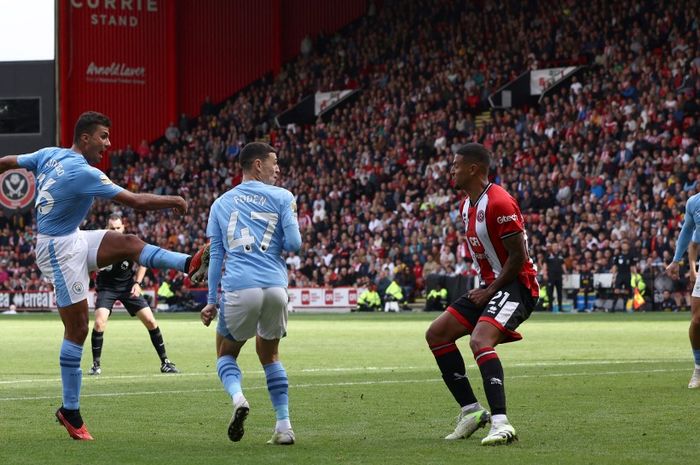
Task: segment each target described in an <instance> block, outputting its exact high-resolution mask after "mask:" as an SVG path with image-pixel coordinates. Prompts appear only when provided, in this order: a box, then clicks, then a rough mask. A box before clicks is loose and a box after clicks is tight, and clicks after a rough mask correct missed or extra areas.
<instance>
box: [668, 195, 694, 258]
mask: <svg viewBox="0 0 700 465" xmlns="http://www.w3.org/2000/svg"><path fill="white" fill-rule="evenodd" d="M691 240H692V241H693V242H700V194H695V195H693V196H692V197H690V198H689V199H688V201H687V202H686V204H685V215H684V217H683V228H681V233H680V234H679V235H678V242H677V243H676V253H675V255H674V256H673V261H676V262H679V261H681V259H682V258H683V255H685V251H686V249H687V248H688V244H690V241H691Z"/></svg>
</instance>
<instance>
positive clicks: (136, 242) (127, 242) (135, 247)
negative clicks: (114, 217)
mask: <svg viewBox="0 0 700 465" xmlns="http://www.w3.org/2000/svg"><path fill="white" fill-rule="evenodd" d="M123 241H124V249H125V250H127V251H128V253H129V256H131V257H134V256H136V255H137V254H140V253H141V249H143V241H142V240H141V239H139V237H138V236H136V235H135V234H124V237H123Z"/></svg>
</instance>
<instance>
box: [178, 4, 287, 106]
mask: <svg viewBox="0 0 700 465" xmlns="http://www.w3.org/2000/svg"><path fill="white" fill-rule="evenodd" d="M279 1H280V0H277V1H273V0H257V1H255V2H250V1H246V2H243V1H237V2H232V1H230V0H207V1H201V2H200V1H198V2H192V1H180V2H179V4H178V12H177V15H178V17H177V32H178V33H177V49H178V71H177V75H178V83H179V89H180V91H179V92H178V107H179V109H180V110H181V111H183V112H185V113H187V114H188V115H190V116H192V115H195V114H198V113H199V107H200V105H201V103H202V102H203V101H204V98H205V97H206V96H207V95H208V96H210V97H211V100H212V101H213V102H219V101H221V100H223V99H225V98H226V97H228V96H230V95H231V94H233V93H234V92H235V91H236V90H239V89H241V88H243V87H245V86H246V85H248V84H250V83H251V82H253V81H255V80H256V79H258V78H260V76H262V75H264V74H265V73H267V72H270V71H272V70H273V67H274V63H273V59H272V58H273V53H272V51H273V49H274V47H275V46H276V44H278V43H279V40H276V38H277V37H278V33H277V30H276V29H275V21H273V20H271V18H274V17H275V13H277V14H276V16H277V17H279V14H278V11H279V8H278V3H279ZM204 5H206V7H205V6H204ZM275 7H277V12H275ZM277 46H278V45H277Z"/></svg>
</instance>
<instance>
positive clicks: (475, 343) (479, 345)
mask: <svg viewBox="0 0 700 465" xmlns="http://www.w3.org/2000/svg"><path fill="white" fill-rule="evenodd" d="M493 346H494V341H492V340H491V339H490V338H488V337H485V336H484V335H482V334H472V337H471V339H470V340H469V348H470V349H471V350H472V353H477V352H478V351H480V350H481V349H484V348H486V347H493Z"/></svg>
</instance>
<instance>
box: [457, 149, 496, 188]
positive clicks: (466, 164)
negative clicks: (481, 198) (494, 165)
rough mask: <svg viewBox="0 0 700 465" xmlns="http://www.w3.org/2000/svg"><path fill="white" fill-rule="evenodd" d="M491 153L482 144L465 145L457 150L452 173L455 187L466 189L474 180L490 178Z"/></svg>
mask: <svg viewBox="0 0 700 465" xmlns="http://www.w3.org/2000/svg"><path fill="white" fill-rule="evenodd" d="M490 165H491V153H490V152H489V151H488V150H487V149H486V147H484V146H483V145H481V144H477V143H470V144H464V145H463V146H461V147H460V148H458V149H457V151H456V152H455V155H454V159H453V161H452V168H451V169H450V173H451V174H452V177H453V178H454V180H455V187H457V188H458V189H466V188H467V186H468V185H469V183H470V182H471V181H472V180H473V179H482V178H488V174H489V166H490Z"/></svg>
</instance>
